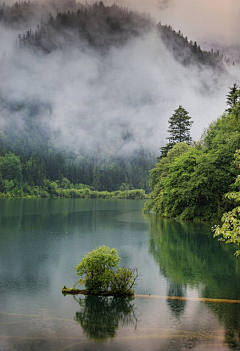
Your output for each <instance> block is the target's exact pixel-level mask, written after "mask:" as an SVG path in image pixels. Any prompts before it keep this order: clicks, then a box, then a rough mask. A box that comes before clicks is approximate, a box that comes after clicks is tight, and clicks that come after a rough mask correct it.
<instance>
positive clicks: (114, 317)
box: [74, 296, 137, 341]
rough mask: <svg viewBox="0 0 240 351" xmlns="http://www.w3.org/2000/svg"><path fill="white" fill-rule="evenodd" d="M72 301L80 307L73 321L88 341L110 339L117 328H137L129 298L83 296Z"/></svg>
mask: <svg viewBox="0 0 240 351" xmlns="http://www.w3.org/2000/svg"><path fill="white" fill-rule="evenodd" d="M74 299H75V300H76V301H77V302H78V303H79V305H80V307H81V309H80V311H78V312H76V315H75V318H74V319H75V320H76V321H77V322H78V323H80V325H81V327H82V329H83V331H84V333H85V334H86V335H87V336H88V338H90V339H94V340H102V341H104V340H107V339H109V338H111V339H112V338H113V337H114V336H115V334H116V331H117V329H118V327H119V326H129V325H132V326H134V327H135V329H136V328H137V318H136V316H135V313H134V305H133V304H132V302H131V299H129V298H120V297H119V298H116V297H102V296H85V297H84V298H79V299H77V298H76V297H74Z"/></svg>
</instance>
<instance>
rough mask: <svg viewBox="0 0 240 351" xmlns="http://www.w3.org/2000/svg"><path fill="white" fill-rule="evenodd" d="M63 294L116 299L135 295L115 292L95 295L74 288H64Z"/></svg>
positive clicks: (103, 292)
mask: <svg viewBox="0 0 240 351" xmlns="http://www.w3.org/2000/svg"><path fill="white" fill-rule="evenodd" d="M62 294H63V295H95V296H114V297H130V296H133V295H134V293H133V292H132V291H127V292H124V293H119V292H118V293H116V292H113V291H99V292H98V293H93V292H91V291H89V290H86V289H83V290H81V289H74V288H66V286H64V287H63V288H62Z"/></svg>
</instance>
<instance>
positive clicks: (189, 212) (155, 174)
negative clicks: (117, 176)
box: [144, 113, 240, 220]
mask: <svg viewBox="0 0 240 351" xmlns="http://www.w3.org/2000/svg"><path fill="white" fill-rule="evenodd" d="M183 145H184V143H178V144H176V145H174V146H173V148H172V149H171V150H170V151H168V154H167V156H166V157H162V158H161V157H160V158H159V159H158V163H157V164H156V165H155V167H154V168H153V169H152V170H151V171H150V177H151V183H150V185H151V187H152V189H153V191H152V193H151V194H150V200H149V201H148V202H147V203H146V205H145V208H144V210H145V211H148V212H150V211H153V212H156V213H160V214H161V215H162V216H166V217H171V218H175V217H180V218H182V219H191V220H213V219H214V218H215V219H216V218H221V216H222V214H223V212H225V211H226V210H228V209H229V201H228V199H227V198H226V197H225V198H224V197H223V195H224V194H225V193H226V192H227V191H229V187H230V185H231V184H232V183H233V182H234V179H235V177H236V169H235V166H234V158H233V154H234V152H235V150H236V149H238V148H239V147H240V125H239V123H237V116H236V114H234V113H231V114H228V115H226V114H224V115H223V116H222V117H221V118H219V119H218V120H217V121H216V122H215V123H212V124H211V125H210V126H209V128H208V130H207V131H206V133H205V137H204V139H203V140H202V142H201V144H199V145H196V146H189V145H187V144H185V146H183ZM172 152H173V153H172ZM174 155H176V156H174Z"/></svg>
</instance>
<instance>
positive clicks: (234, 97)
mask: <svg viewBox="0 0 240 351" xmlns="http://www.w3.org/2000/svg"><path fill="white" fill-rule="evenodd" d="M239 101H240V89H239V87H238V86H237V84H236V83H234V84H233V86H232V87H231V88H230V90H229V93H228V94H227V105H228V109H227V110H226V111H227V112H228V113H231V112H232V111H233V108H234V107H235V106H236V104H237V103H238V102H239Z"/></svg>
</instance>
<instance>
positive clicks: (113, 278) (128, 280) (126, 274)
mask: <svg viewBox="0 0 240 351" xmlns="http://www.w3.org/2000/svg"><path fill="white" fill-rule="evenodd" d="M119 262H120V257H119V256H118V253H117V250H116V249H115V248H112V249H110V248H109V247H107V246H105V245H102V246H99V247H98V248H96V249H94V250H92V251H91V252H89V253H88V254H87V255H84V257H83V259H82V261H81V262H80V263H79V265H77V266H76V267H75V268H76V271H77V275H79V276H80V277H81V278H80V279H79V280H78V281H77V282H76V284H74V289H75V287H76V285H77V284H80V285H82V284H84V285H85V288H86V290H87V292H88V293H91V294H93V295H101V294H104V293H109V294H110V293H112V294H113V295H114V296H125V295H133V290H132V287H133V285H135V281H136V279H137V277H138V272H137V269H136V268H135V269H128V268H122V267H118V265H119Z"/></svg>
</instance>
